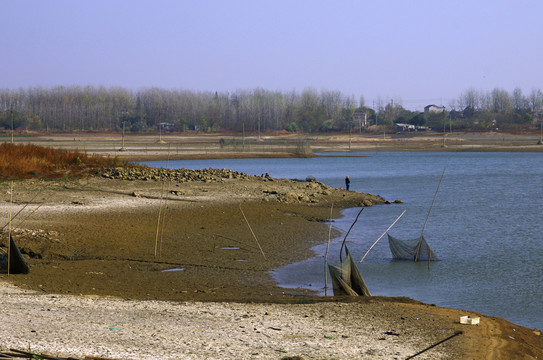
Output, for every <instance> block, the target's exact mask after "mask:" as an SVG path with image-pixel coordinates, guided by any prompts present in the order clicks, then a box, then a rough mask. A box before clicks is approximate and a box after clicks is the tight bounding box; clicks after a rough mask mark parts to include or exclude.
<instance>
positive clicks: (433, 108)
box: [424, 105, 446, 113]
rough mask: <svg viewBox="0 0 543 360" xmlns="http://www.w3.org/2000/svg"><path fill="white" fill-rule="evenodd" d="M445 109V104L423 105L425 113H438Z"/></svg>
mask: <svg viewBox="0 0 543 360" xmlns="http://www.w3.org/2000/svg"><path fill="white" fill-rule="evenodd" d="M445 110H446V108H445V106H437V105H426V106H425V107H424V112H425V113H440V112H444V111H445Z"/></svg>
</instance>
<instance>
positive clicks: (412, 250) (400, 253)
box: [387, 234, 439, 261]
mask: <svg viewBox="0 0 543 360" xmlns="http://www.w3.org/2000/svg"><path fill="white" fill-rule="evenodd" d="M387 235H388V245H389V246H390V251H391V252H392V257H393V258H394V259H396V260H415V255H416V254H417V249H418V252H419V254H418V257H417V261H418V260H420V261H428V260H430V261H436V260H439V259H438V258H437V256H436V254H434V252H433V251H432V249H430V246H428V243H427V242H426V240H425V239H424V236H423V237H422V238H416V239H410V240H400V239H397V238H395V237H393V236H390V234H387ZM419 241H420V247H419Z"/></svg>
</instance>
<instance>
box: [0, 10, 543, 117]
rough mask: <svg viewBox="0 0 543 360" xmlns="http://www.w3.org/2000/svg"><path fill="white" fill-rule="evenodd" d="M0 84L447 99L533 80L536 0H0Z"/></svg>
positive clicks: (538, 45) (416, 105)
mask: <svg viewBox="0 0 543 360" xmlns="http://www.w3.org/2000/svg"><path fill="white" fill-rule="evenodd" d="M0 14H1V16H0V18H1V21H0V34H1V35H0V49H1V56H0V88H10V89H13V88H19V87H23V88H28V87H34V86H42V87H51V86H56V85H80V86H86V85H93V86H99V85H104V86H106V87H110V86H121V87H125V88H129V89H133V90H138V89H141V88H148V87H160V88H164V89H188V90H195V91H200V90H202V91H208V90H209V91H221V92H226V91H236V90H239V89H243V90H251V89H255V88H257V87H261V88H264V89H268V90H279V91H282V92H288V91H292V90H296V91H297V92H301V91H302V90H303V89H305V88H307V87H311V88H314V89H315V90H317V91H320V90H322V89H326V90H339V91H341V92H342V93H343V94H344V95H348V96H350V95H354V97H355V98H356V99H357V100H358V98H359V97H360V96H364V98H365V99H366V104H367V105H369V106H371V105H372V102H373V101H375V100H376V99H377V98H381V99H382V100H383V101H385V102H387V101H389V100H390V99H391V98H393V99H394V100H395V101H399V100H401V102H402V104H403V106H404V107H405V108H408V109H413V110H414V109H418V110H421V109H422V107H424V105H427V104H430V103H435V104H438V105H439V104H443V105H445V106H447V105H448V104H449V103H450V101H451V100H452V99H456V98H458V96H459V95H460V94H461V93H462V92H465V91H466V90H467V89H469V88H475V89H477V90H481V91H491V90H492V89H494V88H500V89H504V90H506V91H508V92H512V91H513V89H514V88H515V87H520V88H521V89H522V90H523V93H524V94H525V95H528V94H529V93H530V91H531V90H532V89H541V88H543V41H542V40H543V39H542V37H543V25H542V24H543V17H542V16H543V15H542V14H543V1H540V0H532V1H528V0H516V1H504V0H479V1H478V0H469V1H464V0H459V1H452V0H447V1H439V0H431V1H407V0H405V1H402V0H397V1H394V0H390V1H387V0H381V1H379V0H374V1H354V0H353V1H322V0H312V1H309V0H307V1H302V0H287V1H283V0H273V1H264V0H263V1H258V0H224V1H218V0H207V1H206V0H190V1H189V0H187V1H173V0H154V1H142V0H89V1H87V0H0Z"/></svg>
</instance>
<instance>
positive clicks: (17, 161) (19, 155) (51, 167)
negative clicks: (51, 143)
mask: <svg viewBox="0 0 543 360" xmlns="http://www.w3.org/2000/svg"><path fill="white" fill-rule="evenodd" d="M123 165H124V163H122V162H120V161H119V160H118V159H117V158H116V157H115V158H110V157H102V156H94V155H87V154H84V153H80V152H76V151H67V150H62V149H54V148H49V147H44V146H37V145H32V144H22V145H21V144H11V143H4V144H0V180H2V179H14V178H15V179H29V178H36V177H39V178H61V177H64V176H73V177H77V176H83V175H85V174H88V173H90V172H92V171H95V170H97V169H101V168H107V167H112V166H116V167H119V166H123Z"/></svg>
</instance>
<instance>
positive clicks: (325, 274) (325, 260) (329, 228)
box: [324, 203, 334, 296]
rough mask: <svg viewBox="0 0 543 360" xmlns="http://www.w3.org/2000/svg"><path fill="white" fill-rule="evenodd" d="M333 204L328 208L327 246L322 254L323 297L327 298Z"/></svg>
mask: <svg viewBox="0 0 543 360" xmlns="http://www.w3.org/2000/svg"><path fill="white" fill-rule="evenodd" d="M333 210H334V203H332V206H330V226H329V227H328V244H326V253H325V254H324V296H328V269H327V266H328V250H329V249H330V237H331V234H332V211H333Z"/></svg>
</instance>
